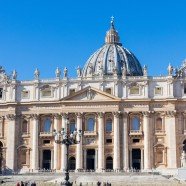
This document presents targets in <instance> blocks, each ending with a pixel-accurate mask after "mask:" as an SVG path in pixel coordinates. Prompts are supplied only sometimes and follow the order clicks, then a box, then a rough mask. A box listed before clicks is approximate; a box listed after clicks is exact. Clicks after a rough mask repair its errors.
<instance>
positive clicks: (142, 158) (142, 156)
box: [141, 149, 144, 170]
mask: <svg viewBox="0 0 186 186" xmlns="http://www.w3.org/2000/svg"><path fill="white" fill-rule="evenodd" d="M143 151H144V150H143V149H141V170H143V169H144V166H143V165H144V153H143Z"/></svg>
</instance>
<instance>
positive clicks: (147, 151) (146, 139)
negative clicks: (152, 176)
mask: <svg viewBox="0 0 186 186" xmlns="http://www.w3.org/2000/svg"><path fill="white" fill-rule="evenodd" d="M143 131H144V169H145V170H148V169H151V160H150V159H151V158H150V157H151V156H150V153H151V152H150V141H151V138H150V123H149V113H148V112H144V113H143Z"/></svg>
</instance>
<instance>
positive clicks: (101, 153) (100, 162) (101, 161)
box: [98, 112, 105, 171]
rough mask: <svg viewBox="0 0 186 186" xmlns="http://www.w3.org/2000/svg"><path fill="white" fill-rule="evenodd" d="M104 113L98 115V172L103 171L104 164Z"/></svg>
mask: <svg viewBox="0 0 186 186" xmlns="http://www.w3.org/2000/svg"><path fill="white" fill-rule="evenodd" d="M104 159H105V158H104V113H102V112H99V113H98V171H103V170H104V169H105V162H104Z"/></svg>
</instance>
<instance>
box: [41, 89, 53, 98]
mask: <svg viewBox="0 0 186 186" xmlns="http://www.w3.org/2000/svg"><path fill="white" fill-rule="evenodd" d="M51 96H52V91H51V89H45V90H43V91H42V97H51Z"/></svg>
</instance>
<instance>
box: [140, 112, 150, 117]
mask: <svg viewBox="0 0 186 186" xmlns="http://www.w3.org/2000/svg"><path fill="white" fill-rule="evenodd" d="M142 114H143V116H144V117H150V111H143V112H142Z"/></svg>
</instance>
